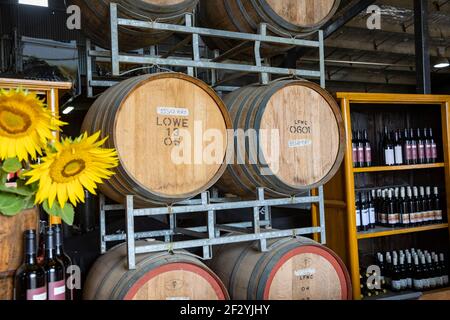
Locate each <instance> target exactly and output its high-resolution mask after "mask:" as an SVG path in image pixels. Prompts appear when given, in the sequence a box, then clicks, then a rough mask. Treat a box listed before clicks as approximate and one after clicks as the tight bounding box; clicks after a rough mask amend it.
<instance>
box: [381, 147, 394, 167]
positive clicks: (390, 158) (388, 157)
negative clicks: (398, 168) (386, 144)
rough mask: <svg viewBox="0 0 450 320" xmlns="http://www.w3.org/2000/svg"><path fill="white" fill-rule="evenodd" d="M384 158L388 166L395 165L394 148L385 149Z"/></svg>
mask: <svg viewBox="0 0 450 320" xmlns="http://www.w3.org/2000/svg"><path fill="white" fill-rule="evenodd" d="M384 159H385V161H386V165H387V166H392V165H394V164H395V155H394V150H392V149H386V150H384Z"/></svg>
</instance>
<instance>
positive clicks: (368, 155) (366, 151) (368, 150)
mask: <svg viewBox="0 0 450 320" xmlns="http://www.w3.org/2000/svg"><path fill="white" fill-rule="evenodd" d="M364 154H365V157H366V163H369V162H372V148H371V147H367V146H366V147H365V148H364Z"/></svg>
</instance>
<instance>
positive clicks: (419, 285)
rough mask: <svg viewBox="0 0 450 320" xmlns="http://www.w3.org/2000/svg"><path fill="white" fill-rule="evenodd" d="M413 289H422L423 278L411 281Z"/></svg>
mask: <svg viewBox="0 0 450 320" xmlns="http://www.w3.org/2000/svg"><path fill="white" fill-rule="evenodd" d="M413 286H414V289H416V290H422V289H423V280H418V279H414V281H413Z"/></svg>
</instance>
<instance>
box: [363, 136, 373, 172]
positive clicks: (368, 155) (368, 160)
mask: <svg viewBox="0 0 450 320" xmlns="http://www.w3.org/2000/svg"><path fill="white" fill-rule="evenodd" d="M364 160H365V163H364V164H365V166H366V167H371V166H372V145H371V144H370V141H369V135H368V134H367V130H364Z"/></svg>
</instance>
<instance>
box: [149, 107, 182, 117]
mask: <svg viewBox="0 0 450 320" xmlns="http://www.w3.org/2000/svg"><path fill="white" fill-rule="evenodd" d="M157 113H158V114H159V115H162V116H177V117H189V110H188V109H185V108H172V107H158V108H157Z"/></svg>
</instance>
